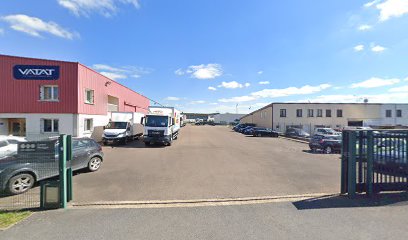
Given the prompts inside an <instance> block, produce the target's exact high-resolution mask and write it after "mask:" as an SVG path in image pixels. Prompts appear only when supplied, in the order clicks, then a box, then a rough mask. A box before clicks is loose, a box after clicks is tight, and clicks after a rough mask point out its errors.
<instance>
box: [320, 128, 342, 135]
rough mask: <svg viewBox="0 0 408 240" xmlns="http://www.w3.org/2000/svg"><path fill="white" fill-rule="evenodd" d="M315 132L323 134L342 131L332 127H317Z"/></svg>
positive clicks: (335, 133)
mask: <svg viewBox="0 0 408 240" xmlns="http://www.w3.org/2000/svg"><path fill="white" fill-rule="evenodd" d="M314 134H322V135H340V134H341V132H337V131H335V130H334V129H332V128H315V130H314Z"/></svg>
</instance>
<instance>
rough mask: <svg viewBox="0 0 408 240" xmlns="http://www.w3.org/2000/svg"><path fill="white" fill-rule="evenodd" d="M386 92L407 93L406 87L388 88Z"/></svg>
mask: <svg viewBox="0 0 408 240" xmlns="http://www.w3.org/2000/svg"><path fill="white" fill-rule="evenodd" d="M388 92H406V93H408V85H406V86H402V87H396V88H390V89H389V90H388ZM407 99H408V95H407Z"/></svg>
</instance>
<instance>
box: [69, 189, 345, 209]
mask: <svg viewBox="0 0 408 240" xmlns="http://www.w3.org/2000/svg"><path fill="white" fill-rule="evenodd" d="M337 195H339V194H338V193H313V194H302V195H285V196H260V197H244V198H221V199H192V200H152V201H104V202H89V203H87V202H84V203H73V204H71V205H70V208H71V209H90V208H91V209H106V208H108V209H109V208H111V209H116V208H171V207H206V206H230V205H247V204H261V203H276V202H293V201H300V200H306V199H310V198H320V197H327V196H337Z"/></svg>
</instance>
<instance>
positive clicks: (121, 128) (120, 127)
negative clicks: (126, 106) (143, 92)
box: [102, 112, 144, 145]
mask: <svg viewBox="0 0 408 240" xmlns="http://www.w3.org/2000/svg"><path fill="white" fill-rule="evenodd" d="M143 118H144V113H138V112H111V117H110V120H109V123H108V125H106V126H105V127H104V130H103V136H102V141H103V144H104V145H107V144H109V143H118V142H120V143H122V144H127V143H128V141H130V140H133V139H135V138H138V137H140V136H142V135H143V125H142V124H141V122H142V119H143Z"/></svg>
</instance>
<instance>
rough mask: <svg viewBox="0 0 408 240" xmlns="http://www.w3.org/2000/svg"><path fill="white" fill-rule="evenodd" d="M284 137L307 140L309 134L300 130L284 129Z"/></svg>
mask: <svg viewBox="0 0 408 240" xmlns="http://www.w3.org/2000/svg"><path fill="white" fill-rule="evenodd" d="M285 136H287V137H301V138H309V137H310V134H309V133H307V132H306V131H304V130H302V129H300V128H288V129H286V132H285Z"/></svg>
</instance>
